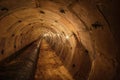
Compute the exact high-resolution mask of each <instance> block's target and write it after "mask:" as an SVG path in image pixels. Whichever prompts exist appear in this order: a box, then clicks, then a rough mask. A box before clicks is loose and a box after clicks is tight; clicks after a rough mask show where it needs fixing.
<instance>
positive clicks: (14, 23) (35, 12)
mask: <svg viewBox="0 0 120 80" xmlns="http://www.w3.org/2000/svg"><path fill="white" fill-rule="evenodd" d="M99 2H100V1H99V0H98V4H97V1H96V0H82V1H80V0H70V1H69V0H40V1H39V0H20V1H19V0H12V1H10V0H1V1H0V9H1V11H0V28H1V29H0V50H1V54H0V61H2V60H3V59H5V58H7V57H8V56H10V55H12V54H13V53H14V52H16V51H17V50H19V49H21V48H23V47H24V46H26V45H27V44H29V43H31V42H32V41H34V40H36V39H39V38H41V37H45V39H46V40H47V41H48V42H49V44H50V45H51V46H52V47H54V48H55V47H56V48H55V50H56V51H57V52H59V51H61V50H62V47H65V49H63V51H64V50H65V51H64V52H65V53H67V54H66V55H70V58H67V59H69V62H64V61H63V62H64V64H65V66H66V67H67V68H68V70H69V71H70V72H71V74H72V75H75V73H77V71H79V68H81V69H83V75H81V76H87V78H88V79H89V80H112V79H113V78H114V75H115V74H116V70H117V59H116V55H117V52H118V50H117V46H116V43H115V39H114V35H113V33H112V31H111V28H110V26H109V23H108V21H107V20H106V18H105V16H104V15H103V13H101V8H100V7H101V6H99V7H98V5H99ZM107 2H109V1H107ZM102 3H104V0H103V2H102V1H101V4H102ZM94 4H95V5H94ZM96 5H97V6H96ZM67 50H68V52H69V54H68V52H67ZM85 53H86V54H87V55H86V54H85ZM62 55H63V54H62ZM71 56H72V58H71ZM60 57H61V58H63V57H65V56H60ZM70 59H71V60H70ZM79 59H80V62H79V61H78V60H79ZM69 63H70V64H69ZM73 64H75V65H76V66H77V67H76V68H75V69H73V68H71V65H73ZM80 65H83V66H80ZM86 66H87V67H86ZM89 68H90V69H89ZM81 69H80V70H81ZM79 74H82V70H81V72H80V73H79ZM79 74H77V76H79ZM103 75H104V76H105V77H104V78H102V77H101V76H103ZM84 79H86V77H85V78H84ZM84 79H82V78H81V80H84ZM76 80H79V77H78V78H77V77H76Z"/></svg>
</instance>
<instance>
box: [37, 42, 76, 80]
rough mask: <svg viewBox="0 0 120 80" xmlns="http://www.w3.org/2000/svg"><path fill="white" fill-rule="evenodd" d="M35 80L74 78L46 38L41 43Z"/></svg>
mask: <svg viewBox="0 0 120 80" xmlns="http://www.w3.org/2000/svg"><path fill="white" fill-rule="evenodd" d="M35 80H74V79H73V78H72V76H71V75H70V73H69V72H68V71H67V69H66V68H65V67H64V65H63V64H62V62H61V61H60V59H59V57H58V56H57V55H56V54H55V52H54V51H53V50H52V49H51V48H50V46H49V45H48V44H47V42H46V41H45V40H43V41H42V44H41V48H40V54H39V60H38V63H37V70H36V74H35Z"/></svg>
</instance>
